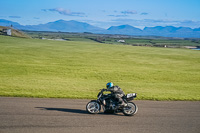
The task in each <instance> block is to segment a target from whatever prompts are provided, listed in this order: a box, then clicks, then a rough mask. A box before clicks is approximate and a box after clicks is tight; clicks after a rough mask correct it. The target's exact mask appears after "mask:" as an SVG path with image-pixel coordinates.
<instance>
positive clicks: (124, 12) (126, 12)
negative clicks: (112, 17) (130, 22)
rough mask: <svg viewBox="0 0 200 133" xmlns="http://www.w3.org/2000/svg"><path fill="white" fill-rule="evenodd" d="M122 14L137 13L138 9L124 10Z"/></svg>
mask: <svg viewBox="0 0 200 133" xmlns="http://www.w3.org/2000/svg"><path fill="white" fill-rule="evenodd" d="M121 13H122V14H137V11H135V10H126V11H122V12H121Z"/></svg>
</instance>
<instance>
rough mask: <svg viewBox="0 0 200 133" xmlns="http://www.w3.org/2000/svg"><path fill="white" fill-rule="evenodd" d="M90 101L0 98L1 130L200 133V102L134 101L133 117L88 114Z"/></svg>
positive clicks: (3, 132)
mask: <svg viewBox="0 0 200 133" xmlns="http://www.w3.org/2000/svg"><path fill="white" fill-rule="evenodd" d="M89 101H90V100H73V99H40V98H9V97H0V133H36V132H38V133H200V101H197V102H191V101H134V102H135V103H136V104H137V105H138V107H139V110H138V112H137V114H136V115H134V116H132V117H129V116H124V115H123V114H122V113H119V114H104V113H103V112H101V113H100V114H96V115H92V114H88V113H87V112H86V110H85V106H86V104H87V102H89Z"/></svg>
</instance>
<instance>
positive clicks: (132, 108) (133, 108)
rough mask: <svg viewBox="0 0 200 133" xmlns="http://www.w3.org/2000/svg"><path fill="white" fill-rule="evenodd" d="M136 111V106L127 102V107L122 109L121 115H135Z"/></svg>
mask: <svg viewBox="0 0 200 133" xmlns="http://www.w3.org/2000/svg"><path fill="white" fill-rule="evenodd" d="M137 111H138V107H137V105H136V104H134V103H132V102H129V103H128V105H127V106H125V107H124V108H123V114H124V115H126V116H132V115H134V114H136V113H137Z"/></svg>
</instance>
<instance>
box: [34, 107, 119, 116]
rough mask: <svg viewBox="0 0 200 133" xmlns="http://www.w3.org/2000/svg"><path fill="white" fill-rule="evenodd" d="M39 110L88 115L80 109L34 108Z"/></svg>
mask: <svg viewBox="0 0 200 133" xmlns="http://www.w3.org/2000/svg"><path fill="white" fill-rule="evenodd" d="M35 108H38V109H41V110H48V111H61V112H69V113H76V114H89V113H88V112H87V111H86V110H80V109H68V108H48V107H35ZM98 114H99V115H118V116H120V115H119V114H113V113H103V112H100V113H98Z"/></svg>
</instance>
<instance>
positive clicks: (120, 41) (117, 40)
mask: <svg viewBox="0 0 200 133" xmlns="http://www.w3.org/2000/svg"><path fill="white" fill-rule="evenodd" d="M117 42H125V40H117Z"/></svg>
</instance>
